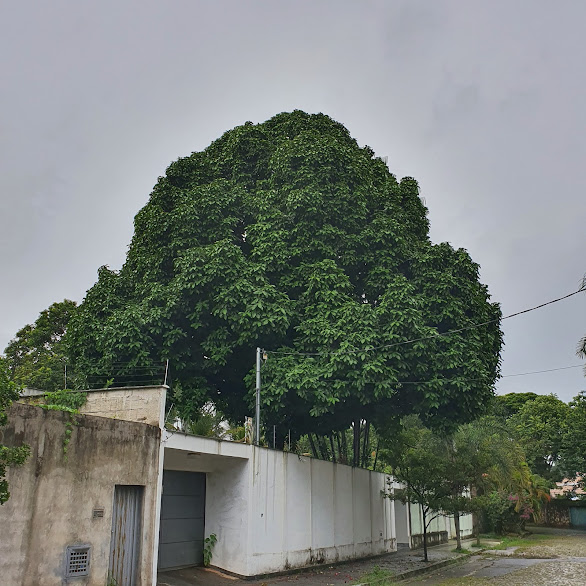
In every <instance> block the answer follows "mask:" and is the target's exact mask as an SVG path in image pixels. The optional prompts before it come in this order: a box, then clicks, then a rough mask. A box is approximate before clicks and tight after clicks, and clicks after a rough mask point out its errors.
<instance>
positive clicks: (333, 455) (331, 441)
mask: <svg viewBox="0 0 586 586" xmlns="http://www.w3.org/2000/svg"><path fill="white" fill-rule="evenodd" d="M330 448H331V449H332V462H333V463H334V464H335V463H336V450H335V448H334V436H333V432H332V433H330Z"/></svg>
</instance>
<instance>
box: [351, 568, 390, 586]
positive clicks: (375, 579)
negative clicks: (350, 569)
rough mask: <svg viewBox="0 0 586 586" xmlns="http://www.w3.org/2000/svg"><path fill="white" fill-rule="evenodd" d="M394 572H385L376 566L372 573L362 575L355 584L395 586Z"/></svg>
mask: <svg viewBox="0 0 586 586" xmlns="http://www.w3.org/2000/svg"><path fill="white" fill-rule="evenodd" d="M392 579H393V572H391V571H390V570H385V569H383V568H381V567H379V566H374V568H372V570H370V572H366V574H362V576H360V578H358V580H356V581H355V582H353V583H354V584H376V586H385V585H386V584H393V581H392Z"/></svg>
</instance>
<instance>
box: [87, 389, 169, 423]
mask: <svg viewBox="0 0 586 586" xmlns="http://www.w3.org/2000/svg"><path fill="white" fill-rule="evenodd" d="M166 391H167V387H165V386H160V387H125V388H121V389H98V390H90V391H84V392H85V393H87V401H86V403H85V405H83V407H81V409H80V412H81V413H85V414H87V415H96V416H98V417H110V418H112V419H124V420H125V421H138V422H139V423H146V424H148V425H157V426H159V427H163V423H164V419H165V399H166V396H167V393H166Z"/></svg>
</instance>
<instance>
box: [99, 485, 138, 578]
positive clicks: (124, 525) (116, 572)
mask: <svg viewBox="0 0 586 586" xmlns="http://www.w3.org/2000/svg"><path fill="white" fill-rule="evenodd" d="M143 493H144V486H130V485H122V484H117V485H116V486H115V488H114V507H113V509H112V541H111V542H110V564H109V569H108V577H109V579H110V581H111V582H113V583H114V584H116V586H136V584H138V583H139V581H138V575H139V571H138V568H139V560H140V541H141V532H142V500H143Z"/></svg>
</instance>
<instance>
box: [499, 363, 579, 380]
mask: <svg viewBox="0 0 586 586" xmlns="http://www.w3.org/2000/svg"><path fill="white" fill-rule="evenodd" d="M570 368H584V365H583V364H575V365H574V366H560V368H548V369H547V370H534V371H533V372H519V373H517V374H503V375H502V376H501V378H507V377H510V376H526V375H528V374H541V373H542V372H555V371H556V370H569V369H570Z"/></svg>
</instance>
